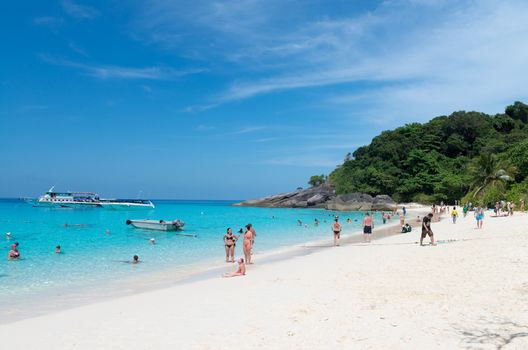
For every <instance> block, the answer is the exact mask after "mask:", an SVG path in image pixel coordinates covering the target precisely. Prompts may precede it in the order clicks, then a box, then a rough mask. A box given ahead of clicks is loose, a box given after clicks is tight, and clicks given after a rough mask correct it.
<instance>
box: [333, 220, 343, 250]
mask: <svg viewBox="0 0 528 350" xmlns="http://www.w3.org/2000/svg"><path fill="white" fill-rule="evenodd" d="M332 232H334V247H336V246H338V245H339V239H340V238H341V224H340V223H339V218H338V217H337V216H336V218H335V219H334V223H333V224H332Z"/></svg>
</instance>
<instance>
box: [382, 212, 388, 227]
mask: <svg viewBox="0 0 528 350" xmlns="http://www.w3.org/2000/svg"><path fill="white" fill-rule="evenodd" d="M381 220H382V221H383V223H384V224H385V223H387V214H385V212H384V211H382V212H381Z"/></svg>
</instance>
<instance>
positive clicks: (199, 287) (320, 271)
mask: <svg viewBox="0 0 528 350" xmlns="http://www.w3.org/2000/svg"><path fill="white" fill-rule="evenodd" d="M486 214H487V215H486V216H485V219H484V220H485V221H484V226H483V228H482V229H477V228H476V224H475V219H474V218H473V217H472V216H468V217H466V218H464V217H460V218H459V220H457V223H456V224H453V223H452V222H451V220H449V216H448V215H443V220H441V221H439V222H435V223H434V224H433V230H434V232H435V238H436V240H437V242H438V245H437V246H434V247H433V246H430V245H428V246H424V247H420V246H419V245H418V244H416V243H417V242H416V240H417V239H419V236H420V230H416V229H415V230H414V231H413V232H411V234H410V235H408V234H399V235H398V234H394V235H391V236H390V237H386V238H384V239H383V241H381V240H376V241H373V242H372V243H371V244H362V243H360V244H346V245H342V246H341V247H340V248H335V249H308V250H310V251H311V252H313V253H312V254H309V253H307V254H305V255H302V256H297V257H293V258H291V259H288V260H285V261H278V262H270V263H267V262H266V263H262V264H258V265H256V266H253V265H252V266H251V267H250V268H249V269H248V271H249V272H248V274H247V275H246V276H244V277H242V278H231V279H222V278H219V276H217V277H216V278H209V279H202V280H197V281H193V282H190V283H185V284H181V285H173V286H171V287H169V288H165V289H158V290H154V291H149V292H145V293H138V294H134V295H130V296H124V297H120V298H116V299H112V300H110V301H104V302H99V303H93V304H90V305H85V306H80V307H76V308H73V309H68V310H64V311H58V312H55V313H50V314H47V315H44V316H41V317H33V318H29V319H25V320H22V321H18V322H12V323H8V324H3V325H1V326H0V341H4V342H6V343H8V342H9V341H13V339H16V343H17V346H19V347H25V348H29V349H34V348H38V349H40V350H47V349H50V350H51V349H56V347H57V344H60V347H63V348H76V349H79V350H84V349H86V350H93V349H106V348H108V347H111V348H116V349H124V348H134V349H152V348H158V349H173V348H184V349H191V350H193V349H197V350H198V349H200V350H201V349H219V350H224V349H225V350H227V349H231V348H232V347H233V344H232V342H231V341H226V331H231V332H236V341H237V342H238V343H239V344H243V347H244V348H245V349H263V348H265V349H284V348H299V347H301V348H303V349H328V348H332V349H352V348H354V349H432V350H434V349H442V350H443V349H462V348H463V349H500V348H504V349H506V348H511V349H525V348H527V347H528V312H527V311H528V294H527V292H528V278H527V277H526V273H525V272H526V271H525V269H526V266H528V256H527V255H526V249H527V248H528V243H526V238H525V237H526V233H525V222H526V220H527V218H528V215H527V214H526V213H516V214H515V215H514V216H513V217H497V218H495V217H493V216H491V215H489V214H490V213H489V211H488V212H487V213H486ZM411 217H412V216H411ZM446 218H447V219H446ZM393 227H394V225H393ZM388 229H389V231H391V228H388ZM393 230H394V229H393V228H392V231H393ZM416 231H418V232H416ZM343 243H344V242H343ZM304 250H307V249H304ZM226 326H227V327H228V328H227V330H226ZM28 334H31V336H28Z"/></svg>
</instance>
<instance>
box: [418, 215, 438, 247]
mask: <svg viewBox="0 0 528 350" xmlns="http://www.w3.org/2000/svg"><path fill="white" fill-rule="evenodd" d="M432 218H433V213H429V214H427V215H426V216H424V218H423V220H422V236H421V237H420V245H421V246H423V245H424V244H423V240H424V238H425V236H427V235H429V238H430V239H431V245H436V243H435V241H434V234H433V230H432V229H431V219H432Z"/></svg>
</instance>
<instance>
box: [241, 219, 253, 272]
mask: <svg viewBox="0 0 528 350" xmlns="http://www.w3.org/2000/svg"><path fill="white" fill-rule="evenodd" d="M250 229H251V226H249V225H246V232H244V241H243V242H242V249H243V250H244V257H245V258H246V262H247V263H248V264H252V262H251V249H252V247H253V246H252V244H251V240H252V239H253V233H252V232H251V230H250Z"/></svg>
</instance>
